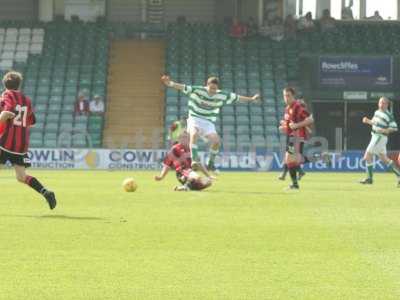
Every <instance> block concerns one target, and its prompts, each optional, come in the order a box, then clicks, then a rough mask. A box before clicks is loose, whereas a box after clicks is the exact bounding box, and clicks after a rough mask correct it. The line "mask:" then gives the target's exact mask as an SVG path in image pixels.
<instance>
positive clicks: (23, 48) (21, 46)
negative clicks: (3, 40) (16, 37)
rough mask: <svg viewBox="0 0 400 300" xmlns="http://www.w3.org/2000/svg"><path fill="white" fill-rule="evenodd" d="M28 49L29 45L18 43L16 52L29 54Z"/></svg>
mask: <svg viewBox="0 0 400 300" xmlns="http://www.w3.org/2000/svg"><path fill="white" fill-rule="evenodd" d="M29 49H30V43H19V44H18V45H17V52H21V51H25V52H29Z"/></svg>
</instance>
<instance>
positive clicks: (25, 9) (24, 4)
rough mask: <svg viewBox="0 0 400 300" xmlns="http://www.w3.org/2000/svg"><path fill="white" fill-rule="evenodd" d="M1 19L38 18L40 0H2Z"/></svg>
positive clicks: (20, 19) (0, 3) (23, 19)
mask: <svg viewBox="0 0 400 300" xmlns="http://www.w3.org/2000/svg"><path fill="white" fill-rule="evenodd" d="M0 5H1V9H0V20H17V21H26V20H28V21H29V20H36V19H37V16H38V1H34V0H1V1H0Z"/></svg>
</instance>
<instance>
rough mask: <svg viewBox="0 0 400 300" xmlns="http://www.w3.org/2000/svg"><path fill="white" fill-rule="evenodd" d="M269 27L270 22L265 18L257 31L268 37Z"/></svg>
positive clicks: (270, 25)
mask: <svg viewBox="0 0 400 300" xmlns="http://www.w3.org/2000/svg"><path fill="white" fill-rule="evenodd" d="M271 28H272V22H270V21H268V20H267V19H264V24H263V26H261V27H260V29H259V30H258V33H259V34H260V35H261V36H264V37H268V36H270V35H271Z"/></svg>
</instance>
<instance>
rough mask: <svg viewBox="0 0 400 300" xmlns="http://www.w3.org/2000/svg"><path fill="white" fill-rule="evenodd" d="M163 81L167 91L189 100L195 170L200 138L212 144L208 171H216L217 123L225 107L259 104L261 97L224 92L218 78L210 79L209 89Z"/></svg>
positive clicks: (189, 120)
mask: <svg viewBox="0 0 400 300" xmlns="http://www.w3.org/2000/svg"><path fill="white" fill-rule="evenodd" d="M161 81H162V82H163V83H164V84H165V85H166V86H167V87H171V88H174V89H176V90H179V91H181V92H183V93H184V94H185V95H186V96H188V97H189V103H188V108H189V117H188V120H187V129H188V132H189V135H190V143H189V146H190V151H191V156H192V164H193V166H194V167H196V165H197V164H198V160H199V157H198V147H197V140H198V138H199V137H201V138H203V139H205V140H207V141H209V142H210V160H209V161H208V164H207V167H208V169H209V170H215V165H214V162H215V157H216V156H217V154H218V152H219V148H220V138H219V136H218V134H217V131H216V129H215V122H216V121H217V117H218V116H219V110H220V108H221V107H222V106H224V105H225V104H231V103H234V102H236V101H249V102H252V101H258V99H259V98H260V96H259V95H254V96H253V97H246V96H240V95H237V94H235V93H230V92H225V91H222V90H220V89H219V80H218V78H216V77H210V78H209V79H208V80H207V84H206V86H190V85H185V84H180V83H176V82H173V81H172V80H171V79H170V78H169V76H163V77H162V78H161Z"/></svg>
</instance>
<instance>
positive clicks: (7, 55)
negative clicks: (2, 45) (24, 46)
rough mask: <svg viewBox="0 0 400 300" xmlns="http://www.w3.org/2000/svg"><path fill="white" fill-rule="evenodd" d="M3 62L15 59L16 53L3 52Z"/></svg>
mask: <svg viewBox="0 0 400 300" xmlns="http://www.w3.org/2000/svg"><path fill="white" fill-rule="evenodd" d="M1 59H2V60H8V59H14V52H3V53H2V54H1Z"/></svg>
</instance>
